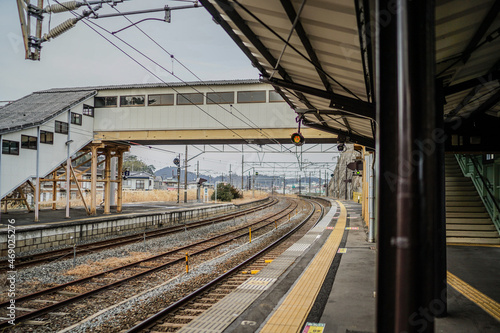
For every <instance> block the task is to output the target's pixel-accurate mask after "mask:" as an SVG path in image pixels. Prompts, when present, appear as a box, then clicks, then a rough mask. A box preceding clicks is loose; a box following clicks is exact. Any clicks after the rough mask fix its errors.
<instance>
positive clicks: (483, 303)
mask: <svg viewBox="0 0 500 333" xmlns="http://www.w3.org/2000/svg"><path fill="white" fill-rule="evenodd" d="M448 284H449V285H450V286H452V287H453V288H454V289H456V290H457V291H458V292H459V293H461V294H462V295H464V296H465V297H467V298H468V299H469V300H471V301H472V302H474V303H475V304H476V305H477V306H479V307H480V308H482V309H483V310H484V311H486V312H487V313H488V314H490V315H491V316H492V317H493V318H495V319H496V320H498V321H500V304H499V303H497V302H496V301H495V300H493V299H491V298H489V297H488V296H486V295H485V294H483V293H482V292H480V291H479V290H477V289H476V288H474V287H472V286H471V285H469V284H467V283H466V282H464V281H462V280H460V279H459V278H458V277H457V276H456V275H453V274H452V273H450V272H448Z"/></svg>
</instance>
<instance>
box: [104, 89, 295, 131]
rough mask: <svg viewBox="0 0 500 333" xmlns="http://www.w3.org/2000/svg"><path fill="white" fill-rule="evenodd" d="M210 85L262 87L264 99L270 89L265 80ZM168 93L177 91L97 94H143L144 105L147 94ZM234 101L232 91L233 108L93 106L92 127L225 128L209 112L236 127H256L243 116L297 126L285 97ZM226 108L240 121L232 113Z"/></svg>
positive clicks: (106, 93) (270, 123)
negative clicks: (276, 100)
mask: <svg viewBox="0 0 500 333" xmlns="http://www.w3.org/2000/svg"><path fill="white" fill-rule="evenodd" d="M211 87H212V89H213V90H215V91H218V92H230V91H234V92H237V91H250V90H265V91H266V99H268V95H269V93H268V92H269V91H270V90H273V88H272V87H271V86H270V85H267V84H248V85H241V84H240V85H223V86H211ZM175 89H176V90H177V91H178V92H180V93H196V91H194V90H193V89H192V88H190V87H177V88H175ZM196 89H197V90H199V91H200V92H203V93H207V92H213V91H212V90H211V89H210V88H208V87H204V86H199V87H196ZM170 93H173V94H176V91H174V90H173V89H172V88H141V89H116V90H102V91H100V92H99V93H98V94H97V96H99V97H102V96H118V97H119V96H126V95H145V98H146V105H147V96H148V95H151V94H170ZM236 101H237V95H236V94H235V103H233V108H231V107H230V104H220V106H219V105H216V104H210V105H209V104H202V105H197V106H194V105H171V106H127V107H120V106H118V107H110V108H98V109H96V118H95V130H96V131H120V130H165V129H168V130H176V129H178V130H183V129H225V127H224V126H222V125H221V124H220V123H218V122H217V121H216V120H214V119H213V118H211V117H210V116H213V117H214V118H215V119H218V120H220V121H221V122H222V123H223V124H224V125H226V126H229V127H231V128H236V129H244V128H250V127H255V126H254V125H253V124H252V123H251V122H250V121H249V120H248V119H246V118H245V117H247V118H249V119H251V121H252V122H253V123H255V124H256V125H257V126H258V127H260V128H290V127H296V126H297V124H296V123H295V112H294V111H293V110H292V109H291V108H290V107H289V106H288V104H286V103H285V102H284V101H283V102H272V103H269V102H266V103H236ZM205 103H206V102H205ZM118 104H119V98H118ZM200 108H201V109H202V110H203V111H205V112H207V113H208V114H210V116H209V115H207V114H206V113H204V112H203V111H202V110H200ZM224 109H225V110H224ZM228 111H230V112H232V113H233V114H234V115H235V116H236V117H238V118H240V119H242V120H243V121H242V120H240V119H238V118H236V117H235V116H233V115H231V114H230V113H229V112H228ZM242 114H243V115H244V116H243V115H242ZM245 122H246V124H245ZM248 124H250V126H249V125H248Z"/></svg>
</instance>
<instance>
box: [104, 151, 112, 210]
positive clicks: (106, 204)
mask: <svg viewBox="0 0 500 333" xmlns="http://www.w3.org/2000/svg"><path fill="white" fill-rule="evenodd" d="M105 161H106V167H105V170H104V173H105V175H104V179H105V181H106V182H105V183H104V214H111V206H110V202H111V182H110V180H111V178H110V176H111V152H110V151H109V150H108V151H106V160H105Z"/></svg>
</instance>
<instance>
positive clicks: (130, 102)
mask: <svg viewBox="0 0 500 333" xmlns="http://www.w3.org/2000/svg"><path fill="white" fill-rule="evenodd" d="M144 100H145V98H144V95H137V96H120V106H144Z"/></svg>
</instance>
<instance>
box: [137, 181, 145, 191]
mask: <svg viewBox="0 0 500 333" xmlns="http://www.w3.org/2000/svg"><path fill="white" fill-rule="evenodd" d="M135 189H136V190H144V180H136V181H135Z"/></svg>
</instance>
